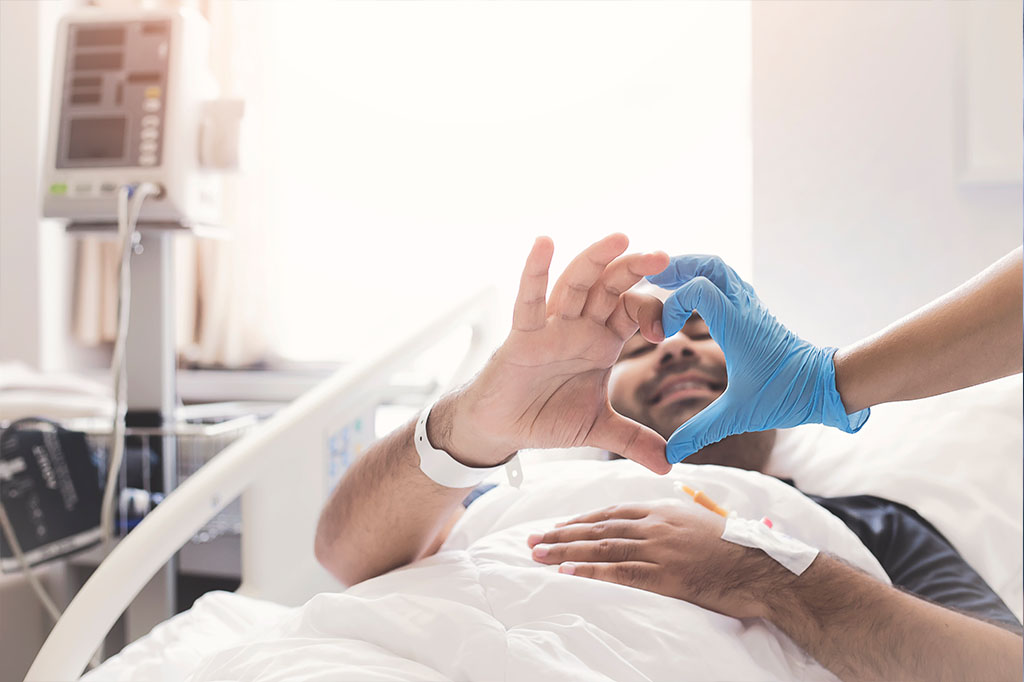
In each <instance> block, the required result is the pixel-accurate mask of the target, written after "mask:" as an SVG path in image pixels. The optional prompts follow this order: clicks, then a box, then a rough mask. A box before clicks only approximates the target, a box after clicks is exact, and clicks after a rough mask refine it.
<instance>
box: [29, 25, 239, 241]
mask: <svg viewBox="0 0 1024 682" xmlns="http://www.w3.org/2000/svg"><path fill="white" fill-rule="evenodd" d="M208 36H209V31H208V28H207V24H206V22H205V20H204V19H203V18H202V17H201V16H200V15H199V14H198V13H196V12H192V11H189V10H179V11H171V10H158V9H151V10H126V11H109V10H97V9H95V8H93V9H86V10H82V11H76V12H72V13H70V14H68V15H66V16H65V17H64V18H63V19H62V20H61V22H60V26H59V28H58V36H57V49H56V57H55V61H54V78H53V91H52V97H51V104H50V126H49V140H48V145H47V156H46V162H45V166H44V167H45V178H44V184H43V191H44V200H43V211H44V214H45V215H46V216H49V217H60V218H70V219H71V220H73V221H77V222H102V221H110V220H111V219H112V218H113V217H114V216H115V215H116V214H115V206H116V197H117V191H118V188H120V187H121V186H123V185H137V184H139V183H143V182H150V183H154V184H156V185H158V186H159V187H160V188H161V193H160V195H159V196H157V197H155V198H153V199H151V200H150V201H148V202H147V203H146V204H145V206H144V208H143V210H142V214H141V216H140V218H139V219H140V222H147V221H161V222H174V223H181V224H189V223H213V222H216V221H217V218H218V216H217V211H218V195H219V186H218V182H219V180H218V175H217V174H216V173H214V172H211V170H213V169H214V168H223V167H225V165H227V166H230V165H231V162H230V161H229V162H228V163H227V164H225V163H224V160H223V158H220V159H218V158H204V154H203V152H202V149H203V147H204V139H203V138H204V136H205V137H206V138H209V137H211V136H216V137H218V138H224V137H227V138H229V139H231V140H237V131H231V130H226V129H225V128H224V127H222V126H221V125H220V124H221V123H222V122H223V121H224V120H225V113H227V114H228V116H227V118H233V119H234V123H235V125H237V119H238V117H240V115H241V104H240V103H237V106H235V107H234V108H227V109H226V108H225V107H224V106H218V105H222V104H223V103H222V102H220V103H218V102H212V101H210V100H211V99H212V97H213V96H214V95H215V94H216V85H215V81H214V79H213V77H212V75H211V73H210V70H209V68H208V65H207V54H208ZM205 146H206V148H216V149H222V148H223V145H222V144H221V143H220V139H218V144H217V145H213V144H211V143H210V141H209V139H207V140H206V141H205ZM208 156H209V155H207V157H208Z"/></svg>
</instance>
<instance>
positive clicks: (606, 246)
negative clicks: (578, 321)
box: [549, 233, 629, 318]
mask: <svg viewBox="0 0 1024 682" xmlns="http://www.w3.org/2000/svg"><path fill="white" fill-rule="evenodd" d="M627 246H629V239H628V238H627V237H626V235H624V234H621V233H616V234H612V235H608V236H607V237H605V238H604V239H602V240H601V241H599V242H596V243H594V244H591V245H590V246H588V247H587V248H586V249H584V250H583V252H582V253H581V254H580V255H578V256H576V257H575V258H573V259H572V262H571V263H569V265H568V267H566V268H565V272H563V273H562V276H561V277H559V278H558V281H557V282H555V286H554V287H553V288H552V289H551V306H550V308H551V309H550V311H549V312H551V313H554V314H556V315H561V316H562V317H565V318H574V317H579V316H580V313H582V312H583V306H584V305H585V304H586V302H587V295H588V294H589V293H590V288H591V287H592V286H594V283H595V282H597V280H598V279H600V278H601V275H602V274H604V270H605V268H606V267H607V266H608V264H609V263H611V262H612V261H613V260H614V259H615V258H616V257H617V256H619V255H621V254H622V252H623V251H625V250H626V247H627Z"/></svg>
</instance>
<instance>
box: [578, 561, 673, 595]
mask: <svg viewBox="0 0 1024 682" xmlns="http://www.w3.org/2000/svg"><path fill="white" fill-rule="evenodd" d="M657 570H658V565H657V564H652V563H650V562H647V561H621V562H619V561H617V562H611V563H609V562H602V561H595V562H587V563H577V562H566V563H563V564H562V565H561V566H559V567H558V572H559V573H565V574H567V575H577V576H579V577H581V578H593V579H594V580H603V581H605V582H608V583H618V584H620V585H628V586H630V587H639V588H641V589H647V588H648V587H649V586H651V585H652V584H654V581H655V579H656V576H657Z"/></svg>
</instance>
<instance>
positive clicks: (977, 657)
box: [528, 501, 1022, 682]
mask: <svg viewBox="0 0 1024 682" xmlns="http://www.w3.org/2000/svg"><path fill="white" fill-rule="evenodd" d="M724 526H725V520H724V519H722V518H721V517H720V516H718V515H716V514H714V513H712V512H710V511H708V510H707V509H704V508H703V507H701V506H699V505H697V504H696V503H693V502H691V501H680V502H675V503H665V502H657V503H644V504H631V505H620V506H617V507H610V508H607V509H601V510H597V511H595V512H591V513H589V514H584V515H582V516H580V517H577V518H575V519H572V520H570V521H568V522H566V523H565V524H559V527H557V528H555V529H554V530H551V531H548V532H547V533H541V534H537V535H534V536H531V537H530V538H529V540H528V542H529V544H530V546H531V547H533V557H534V559H536V560H537V561H540V562H542V563H547V564H561V566H560V569H559V570H560V571H561V572H563V573H570V574H573V575H577V576H581V577H585V578H593V579H597V580H606V581H609V582H616V583H620V584H623V585H629V586H632V587H637V588H640V589H644V590H648V591H650V592H657V593H659V594H664V595H666V596H669V597H675V598H677V599H682V600H684V601H688V602H691V603H694V604H697V605H698V606H702V607H704V608H707V609H711V610H713V611H717V612H718V613H722V614H725V615H727V616H733V617H735V618H764V619H765V620H768V621H770V622H772V623H774V624H775V625H776V626H777V627H778V628H779V629H781V630H782V631H783V632H785V633H786V634H787V635H789V637H790V638H791V639H792V640H793V641H794V642H796V643H797V644H798V645H799V646H801V647H802V648H803V649H804V650H805V651H807V652H808V653H809V654H811V655H812V656H814V658H815V659H816V660H817V661H818V662H819V663H821V664H822V665H823V666H825V667H826V668H828V669H829V670H831V671H832V672H834V673H835V674H836V675H837V676H839V677H840V678H842V679H844V680H847V681H853V680H858V681H859V680H900V681H901V682H902V681H908V682H909V681H911V680H921V681H922V682H939V681H941V680H955V681H958V682H963V681H965V680H979V681H982V680H983V681H985V682H996V681H998V680H1020V678H1021V666H1022V660H1021V650H1022V649H1021V646H1022V640H1021V638H1020V637H1019V636H1017V635H1015V634H1013V633H1011V632H1009V631H1007V630H1004V629H1002V628H1000V627H998V626H995V625H991V624H989V623H985V622H982V621H980V620H977V619H975V618H972V617H970V616H966V615H963V614H960V613H956V612H954V611H950V610H948V609H945V608H942V607H940V606H936V605H934V604H930V603H928V602H926V601H923V600H921V599H918V598H917V597H914V596H911V595H909V594H906V593H904V592H900V591H899V590H897V589H895V588H893V587H891V586H889V585H884V584H882V583H880V582H878V581H877V580H875V579H873V578H871V577H870V576H868V575H865V574H864V573H861V572H860V571H858V570H856V569H854V568H851V567H850V566H847V565H846V564H844V563H842V562H841V561H839V560H837V559H835V558H833V557H831V556H827V555H825V554H819V555H818V557H817V558H815V560H814V562H813V563H812V564H811V566H810V567H809V568H807V570H805V571H804V572H803V573H802V574H801V575H799V576H797V575H795V574H793V573H791V572H790V571H789V570H788V569H786V568H785V567H783V566H782V565H781V564H779V563H777V562H776V561H775V560H774V559H772V558H771V557H769V556H768V555H767V554H765V553H764V552H762V551H761V550H759V549H751V548H748V547H743V546H740V545H737V544H733V543H731V542H726V541H725V540H722V539H721V536H722V530H723V528H724Z"/></svg>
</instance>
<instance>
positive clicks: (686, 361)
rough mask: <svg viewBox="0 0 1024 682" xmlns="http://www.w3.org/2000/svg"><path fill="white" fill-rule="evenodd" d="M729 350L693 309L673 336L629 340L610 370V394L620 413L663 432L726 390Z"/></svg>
mask: <svg viewBox="0 0 1024 682" xmlns="http://www.w3.org/2000/svg"><path fill="white" fill-rule="evenodd" d="M727 382H728V378H727V375H726V371H725V354H724V353H723V352H722V349H721V348H719V347H718V344H717V343H715V342H714V340H713V339H712V338H711V334H710V333H709V332H708V327H707V325H706V324H705V323H704V320H702V319H701V318H700V317H699V316H698V315H696V314H694V315H693V316H692V317H690V319H689V320H688V321H687V322H686V324H685V325H683V328H682V329H681V330H680V331H679V333H678V334H676V335H675V336H673V337H671V338H668V339H665V340H664V341H662V342H661V343H659V344H652V343H650V342H649V341H647V340H646V339H644V338H643V337H642V336H641V335H640V334H634V335H633V338H631V339H630V340H629V341H627V342H626V345H625V346H623V348H622V353H620V354H619V359H618V360H617V361H616V364H615V369H614V370H613V371H612V382H611V386H610V398H611V403H612V406H613V407H614V408H615V410H616V411H618V412H619V413H621V414H623V415H625V416H627V417H629V418H631V419H634V420H636V421H638V422H640V423H641V424H646V425H647V426H649V427H651V428H652V429H654V430H655V431H657V432H658V433H660V434H661V435H662V437H664V438H668V437H669V436H671V435H672V432H673V431H675V430H676V428H677V427H678V426H679V425H680V424H682V423H683V422H685V421H686V420H688V419H689V418H690V417H692V416H693V415H695V414H697V413H698V412H700V411H701V410H703V409H704V408H705V407H707V406H708V405H710V404H711V403H712V402H713V401H714V400H715V399H716V398H717V397H718V396H720V395H722V392H723V391H725V387H726V384H727Z"/></svg>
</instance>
